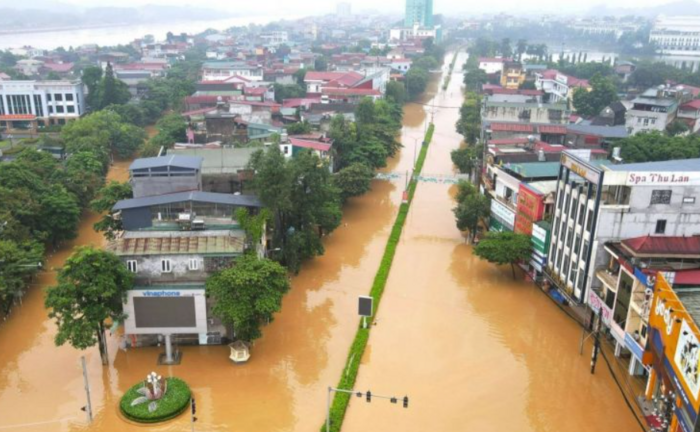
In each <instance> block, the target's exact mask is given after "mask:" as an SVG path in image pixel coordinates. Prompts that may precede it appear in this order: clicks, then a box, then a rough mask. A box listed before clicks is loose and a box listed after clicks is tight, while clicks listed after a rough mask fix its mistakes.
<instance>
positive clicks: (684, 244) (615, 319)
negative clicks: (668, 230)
mask: <svg viewBox="0 0 700 432" xmlns="http://www.w3.org/2000/svg"><path fill="white" fill-rule="evenodd" d="M603 255H604V258H605V259H604V261H605V263H604V264H603V265H602V266H599V267H597V268H596V272H595V276H596V278H597V279H598V280H599V281H600V282H601V285H600V287H599V288H598V289H596V290H595V294H596V295H597V296H598V299H595V300H594V303H595V304H596V305H599V310H598V311H597V313H598V314H599V315H600V317H601V323H602V324H603V325H604V328H607V329H609V331H610V334H611V336H612V337H613V339H614V340H615V347H616V350H615V353H616V355H619V354H620V353H621V352H623V351H628V352H629V353H630V357H631V359H630V367H629V373H630V374H631V375H642V374H644V373H645V369H644V368H643V367H642V364H643V363H644V359H643V354H642V353H643V351H644V348H645V347H646V346H647V342H648V341H649V313H650V311H651V302H652V298H653V294H654V293H653V287H654V279H655V278H656V276H657V274H658V273H661V274H663V276H664V279H665V280H666V281H667V282H668V283H669V284H670V285H672V286H673V289H674V291H677V293H678V295H679V297H682V296H684V295H685V293H687V292H688V291H697V290H696V288H698V287H700V236H697V235H695V236H683V237H676V236H660V235H659V236H651V235H646V236H642V237H635V238H630V239H624V240H622V241H614V242H608V243H606V244H605V247H604V252H603ZM591 295H593V294H591Z"/></svg>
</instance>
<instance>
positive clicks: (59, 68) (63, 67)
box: [44, 63, 73, 72]
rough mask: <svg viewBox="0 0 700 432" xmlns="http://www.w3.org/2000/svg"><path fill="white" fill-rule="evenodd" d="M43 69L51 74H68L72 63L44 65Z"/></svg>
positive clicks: (71, 68)
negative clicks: (51, 72)
mask: <svg viewBox="0 0 700 432" xmlns="http://www.w3.org/2000/svg"><path fill="white" fill-rule="evenodd" d="M44 67H45V68H46V69H48V70H50V71H53V72H70V71H71V70H73V63H44Z"/></svg>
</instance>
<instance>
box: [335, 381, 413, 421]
mask: <svg viewBox="0 0 700 432" xmlns="http://www.w3.org/2000/svg"><path fill="white" fill-rule="evenodd" d="M333 392H337V393H345V394H349V395H355V396H357V397H358V398H361V397H365V400H366V401H367V402H368V403H369V402H372V398H377V399H388V400H389V401H390V402H391V403H393V404H395V403H398V402H399V398H397V397H396V396H382V395H378V394H375V393H372V392H371V391H370V390H367V391H366V392H364V393H363V392H360V391H355V390H347V389H339V388H333V387H330V386H329V387H328V402H327V412H326V430H325V432H331V393H333ZM401 401H402V404H403V407H404V408H408V396H404V397H403V398H402V399H401Z"/></svg>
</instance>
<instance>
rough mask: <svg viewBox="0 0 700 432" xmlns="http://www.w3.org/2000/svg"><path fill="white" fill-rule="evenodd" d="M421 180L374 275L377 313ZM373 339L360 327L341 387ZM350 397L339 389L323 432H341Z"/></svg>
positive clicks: (350, 382)
mask: <svg viewBox="0 0 700 432" xmlns="http://www.w3.org/2000/svg"><path fill="white" fill-rule="evenodd" d="M434 131H435V125H434V124H432V123H431V124H430V126H428V130H427V132H426V133H425V139H424V140H423V142H424V145H423V146H422V147H421V150H420V154H419V155H418V160H417V161H416V166H415V170H414V176H417V175H418V174H420V172H421V171H422V169H423V164H424V163H425V158H426V157H427V155H428V146H429V145H430V142H431V141H432V139H433V132H434ZM416 184H417V181H416V179H415V178H413V179H411V182H410V183H409V185H408V203H402V204H401V206H400V207H399V214H398V215H397V216H396V220H395V221H394V226H393V227H392V228H391V233H390V234H389V240H388V241H387V244H386V247H385V248H384V255H383V256H382V261H381V262H380V264H379V270H377V274H376V275H375V276H374V282H373V283H372V289H371V290H370V296H372V298H374V313H375V314H376V313H377V309H378V308H379V301H380V300H381V298H382V294H383V293H384V288H385V287H386V282H387V280H388V279H389V272H390V271H391V264H392V263H393V262H394V255H395V254H396V247H397V246H398V244H399V239H400V238H401V232H402V231H403V226H404V223H405V222H406V216H408V210H409V208H410V206H411V202H412V201H413V194H414V193H415V191H416ZM368 340H369V328H367V329H364V328H362V327H359V328H358V329H357V333H356V334H355V339H354V340H353V341H352V345H351V346H350V352H349V353H348V359H347V361H346V362H345V368H344V369H343V375H342V376H341V378H340V382H338V387H337V388H341V389H352V388H353V387H354V386H355V380H356V379H357V373H358V372H359V369H360V361H361V360H362V356H363V354H364V352H365V348H367V341H368ZM350 396H351V395H349V394H347V393H338V392H336V393H335V394H334V397H333V403H332V404H331V411H330V419H331V428H330V431H326V424H325V423H324V424H323V426H322V427H321V432H338V431H340V428H341V426H342V425H343V420H344V419H345V412H346V411H347V409H348V403H349V402H350Z"/></svg>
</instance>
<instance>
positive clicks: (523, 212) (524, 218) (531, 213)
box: [515, 183, 544, 235]
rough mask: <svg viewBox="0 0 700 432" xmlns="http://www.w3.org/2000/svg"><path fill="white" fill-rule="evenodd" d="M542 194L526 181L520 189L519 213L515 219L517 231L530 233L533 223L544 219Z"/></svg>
mask: <svg viewBox="0 0 700 432" xmlns="http://www.w3.org/2000/svg"><path fill="white" fill-rule="evenodd" d="M542 198H543V196H542V194H539V193H537V192H535V191H533V190H532V189H530V188H529V187H527V185H526V184H525V183H521V184H520V188H519V189H518V215H517V218H516V220H515V232H517V233H522V234H527V235H530V234H531V233H532V224H533V223H534V222H535V221H538V220H540V219H542V214H543V213H544V202H543V201H542Z"/></svg>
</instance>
